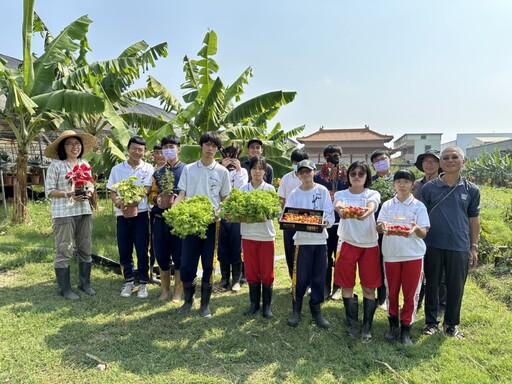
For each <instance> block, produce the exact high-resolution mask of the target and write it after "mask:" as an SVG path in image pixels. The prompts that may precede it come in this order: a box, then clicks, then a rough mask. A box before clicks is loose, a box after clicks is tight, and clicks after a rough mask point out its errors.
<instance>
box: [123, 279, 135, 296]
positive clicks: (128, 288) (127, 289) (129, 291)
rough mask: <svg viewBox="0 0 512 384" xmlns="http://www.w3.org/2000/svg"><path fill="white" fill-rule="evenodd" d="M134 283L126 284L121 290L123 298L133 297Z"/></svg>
mask: <svg viewBox="0 0 512 384" xmlns="http://www.w3.org/2000/svg"><path fill="white" fill-rule="evenodd" d="M132 290H133V282H130V283H125V284H124V285H123V289H121V297H130V296H131V295H132Z"/></svg>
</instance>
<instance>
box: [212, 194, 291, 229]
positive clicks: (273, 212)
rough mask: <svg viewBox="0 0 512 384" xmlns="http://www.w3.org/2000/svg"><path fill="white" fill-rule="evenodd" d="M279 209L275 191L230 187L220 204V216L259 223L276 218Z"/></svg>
mask: <svg viewBox="0 0 512 384" xmlns="http://www.w3.org/2000/svg"><path fill="white" fill-rule="evenodd" d="M280 211H281V206H280V204H279V196H278V194H277V193H276V192H275V191H263V190H257V191H252V192H242V191H239V190H238V189H232V190H231V194H230V195H229V197H228V198H227V199H226V200H224V201H223V202H222V203H221V205H220V217H221V218H223V219H226V220H227V221H231V222H247V223H260V222H264V221H267V220H272V219H274V218H276V217H277V216H278V215H279V212H280Z"/></svg>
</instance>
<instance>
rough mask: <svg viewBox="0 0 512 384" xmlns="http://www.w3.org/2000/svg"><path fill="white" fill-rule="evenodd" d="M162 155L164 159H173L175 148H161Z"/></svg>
mask: <svg viewBox="0 0 512 384" xmlns="http://www.w3.org/2000/svg"><path fill="white" fill-rule="evenodd" d="M162 155H164V157H165V159H166V160H170V161H172V160H174V159H175V158H176V150H175V149H172V148H166V149H162Z"/></svg>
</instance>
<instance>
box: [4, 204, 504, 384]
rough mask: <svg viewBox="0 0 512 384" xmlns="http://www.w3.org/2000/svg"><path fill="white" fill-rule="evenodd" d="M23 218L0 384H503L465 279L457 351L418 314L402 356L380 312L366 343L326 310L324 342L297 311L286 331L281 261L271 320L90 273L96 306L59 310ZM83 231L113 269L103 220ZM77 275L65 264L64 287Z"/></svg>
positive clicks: (9, 284) (48, 240)
mask: <svg viewBox="0 0 512 384" xmlns="http://www.w3.org/2000/svg"><path fill="white" fill-rule="evenodd" d="M30 211H31V215H32V218H33V223H32V224H31V225H30V226H15V227H12V226H10V225H6V224H2V226H1V227H0V232H1V234H2V235H1V237H0V319H1V324H2V326H1V327H0V382H2V383H3V382H6V383H7V382H9V383H50V382H57V383H62V382H66V383H126V382H129V381H136V382H142V381H148V382H152V383H169V382H178V383H193V382H197V383H209V382H210V383H231V382H250V383H282V382H284V383H339V382H348V383H399V382H402V381H401V380H400V378H398V377H397V376H396V375H395V374H394V373H393V371H392V370H394V371H395V372H396V373H397V374H398V375H400V376H401V377H402V378H403V380H405V381H406V382H408V383H496V382H503V383H505V382H512V359H510V356H512V316H511V314H510V310H509V309H508V308H507V306H506V305H505V304H504V303H503V302H501V301H499V300H496V296H495V295H493V294H489V293H488V292H487V291H486V290H484V289H482V288H481V287H480V286H479V285H478V284H477V283H476V282H475V280H474V279H473V278H469V279H468V282H467V285H466V291H465V295H464V302H463V310H462V325H461V329H462V331H463V332H464V333H465V335H466V339H465V340H463V341H458V340H454V339H452V338H446V337H444V336H443V335H441V334H438V335H435V336H431V337H426V336H423V335H421V334H420V329H421V327H422V324H423V313H422V312H420V313H419V314H418V317H417V322H416V323H415V325H414V327H413V332H412V336H413V339H414V341H415V345H414V346H413V347H403V346H400V345H397V344H395V343H388V342H385V340H384V337H383V336H384V334H385V332H386V330H387V319H386V313H385V312H384V311H382V310H380V309H379V310H378V311H377V313H376V316H375V321H374V331H373V333H374V341H372V342H371V343H369V344H363V343H362V342H361V341H360V340H359V339H357V340H350V339H349V338H348V337H346V336H345V323H344V312H343V305H342V303H340V302H334V301H328V302H326V303H325V304H324V305H323V314H324V316H325V317H326V318H327V320H329V321H330V322H331V325H332V327H331V329H329V330H328V331H323V330H320V329H319V328H317V327H316V326H315V325H314V324H313V323H312V322H311V315H310V314H309V310H308V306H307V303H305V305H304V308H303V311H302V321H301V323H300V325H299V326H298V327H297V328H296V329H291V328H290V327H288V326H287V325H286V319H287V317H288V316H289V314H290V312H291V297H290V292H289V287H290V282H289V278H288V276H287V269H286V264H285V262H284V260H281V261H278V262H277V263H276V281H275V294H274V302H273V305H272V310H273V312H274V315H275V318H274V319H271V320H266V319H263V318H262V317H261V316H260V315H259V314H258V315H256V316H254V317H245V316H243V314H242V313H243V311H244V310H245V309H246V307H247V306H248V291H247V287H246V286H244V287H243V288H242V291H241V292H240V293H238V294H234V293H231V292H228V293H222V294H214V295H213V296H212V300H211V307H212V309H213V311H214V316H213V318H211V319H208V320H207V319H203V318H200V317H199V315H198V311H197V309H198V304H197V303H196V305H195V309H194V310H193V311H192V312H191V314H190V315H188V316H183V317H182V316H178V315H177V314H176V313H175V310H176V309H177V308H178V306H179V305H178V304H172V303H161V302H159V301H158V300H157V297H158V295H159V287H158V286H155V285H150V287H149V294H150V296H149V298H148V299H147V300H140V299H137V298H136V296H135V295H133V296H132V297H131V298H129V299H122V298H120V297H119V291H120V288H121V285H122V279H121V277H120V276H119V275H116V274H114V273H113V272H111V271H109V270H107V269H103V268H101V267H96V268H94V269H93V276H92V282H93V286H94V288H95V289H96V291H97V292H98V295H97V296H96V297H88V296H86V295H83V294H82V295H81V296H82V299H81V300H79V301H78V302H69V301H66V300H64V299H62V298H61V297H60V296H58V295H57V286H56V284H55V277H54V274H53V265H52V257H53V253H52V248H53V240H52V236H51V226H50V221H49V219H48V218H47V215H48V213H49V211H48V207H45V206H44V204H37V205H31V207H30ZM34 218H37V220H35V219H34ZM94 220H95V221H94V226H95V232H94V243H95V244H94V249H95V251H96V252H97V253H101V252H100V251H102V252H103V253H102V254H105V255H107V256H109V257H111V258H113V259H116V258H117V256H116V255H117V254H116V247H115V234H114V233H113V232H112V222H113V221H114V220H113V217H112V216H111V214H110V213H109V211H108V208H105V209H104V210H103V211H101V212H100V213H98V214H95V219H94ZM279 232H280V231H278V233H279ZM280 243H282V241H281V240H278V244H277V245H279V244H280ZM276 253H277V254H280V253H279V252H276ZM76 269H77V267H76V263H73V264H72V279H73V284H76V276H77V270H76ZM356 291H359V290H356ZM359 293H360V292H359ZM361 310H362V308H361V309H360V312H361ZM86 353H89V354H92V355H95V356H97V357H99V358H100V359H102V360H104V361H105V362H106V363H107V364H108V367H107V369H106V370H105V371H99V370H98V369H96V365H97V363H96V362H95V361H93V360H92V359H90V358H88V357H87V356H86Z"/></svg>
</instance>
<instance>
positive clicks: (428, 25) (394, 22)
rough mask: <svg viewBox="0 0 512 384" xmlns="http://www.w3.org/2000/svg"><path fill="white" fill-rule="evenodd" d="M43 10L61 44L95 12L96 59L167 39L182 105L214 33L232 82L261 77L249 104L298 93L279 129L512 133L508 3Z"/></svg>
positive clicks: (191, 4) (10, 47) (12, 31)
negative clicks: (196, 61) (190, 73)
mask: <svg viewBox="0 0 512 384" xmlns="http://www.w3.org/2000/svg"><path fill="white" fill-rule="evenodd" d="M2 3H3V4H2V33H1V34H0V52H2V53H4V54H6V55H10V56H14V57H21V33H20V30H21V12H22V6H21V3H22V2H21V0H4V1H3V2H2ZM36 11H37V12H38V13H39V15H40V16H41V18H42V19H43V21H44V22H45V23H46V25H47V26H48V27H49V28H50V30H51V31H52V32H53V34H54V35H56V34H57V33H58V32H60V31H61V30H62V29H63V28H64V27H65V26H66V25H68V24H69V23H70V22H71V21H73V20H75V19H77V18H78V17H80V16H82V15H84V14H88V15H89V17H90V18H91V19H92V20H93V24H92V25H91V26H90V29H89V43H90V46H91V48H92V50H93V51H92V52H91V53H90V54H89V60H91V61H92V60H103V59H108V58H112V57H115V56H117V55H118V54H119V53H120V52H121V51H122V50H123V49H124V48H126V47H127V46H129V45H130V44H132V43H134V42H136V41H139V40H145V41H147V42H148V43H149V44H150V45H155V44H158V43H160V42H164V41H166V42H167V43H168V44H169V55H168V57H167V58H164V59H161V60H159V61H158V62H157V67H156V68H155V69H152V70H151V71H150V72H149V73H150V74H151V75H152V76H154V77H156V78H157V79H158V80H159V81H160V82H162V83H163V84H164V85H165V86H166V87H167V88H168V89H169V90H170V91H171V92H173V93H174V94H175V95H176V96H177V97H179V98H180V99H181V94H182V91H181V90H180V88H179V85H180V84H181V83H182V82H183V80H184V77H183V72H182V59H183V56H184V55H188V56H189V57H193V58H194V57H196V53H197V51H199V49H200V48H201V42H202V39H203V37H204V34H205V33H206V32H207V30H208V28H211V29H214V30H215V31H216V32H217V34H218V39H219V52H218V54H217V55H216V60H217V62H218V63H219V65H220V68H221V70H220V77H221V78H222V80H223V82H224V83H225V84H229V83H231V82H232V81H234V80H235V79H236V78H237V77H238V76H239V75H240V74H241V73H242V72H243V71H244V70H245V68H247V67H248V66H252V67H253V73H254V77H253V78H252V79H251V80H250V83H249V85H248V86H247V87H246V95H245V97H244V99H247V98H250V97H253V96H256V95H258V94H261V93H265V92H269V91H273V90H278V89H283V90H294V91H297V97H296V99H295V101H294V102H293V103H292V104H290V105H288V106H285V107H283V109H282V110H281V112H279V114H278V115H277V116H276V118H274V120H273V122H274V123H275V122H278V121H279V122H281V123H282V125H283V127H284V129H285V130H288V129H291V128H295V127H297V126H300V125H303V124H305V125H306V130H305V132H304V134H309V133H312V132H314V131H316V130H317V129H318V128H319V127H320V126H324V127H326V128H353V127H363V126H364V125H365V124H368V125H369V126H370V128H371V129H373V130H375V131H377V132H380V133H383V134H389V135H393V136H394V137H395V139H397V138H399V137H400V136H401V135H403V134H405V133H415V132H417V133H420V132H421V133H423V132H435V133H443V138H442V142H446V141H449V140H453V139H454V138H455V134H456V133H472V132H479V133H481V132H496V133H499V132H512V108H511V106H510V105H511V102H512V53H511V52H512V50H511V48H510V47H511V46H510V39H511V37H512V2H511V1H509V0H482V1H474V0H442V1H438V0H429V1H408V0H402V1H393V0H392V1H383V0H380V1H378V0H374V1H369V0H359V1H345V0H317V1H311V0H307V1H306V0H282V1H281V0H272V1H270V0H258V1H253V2H248V1H240V0H225V1H224V0H220V1H205V0H196V1H172V0H146V1H140V0H137V1H135V0H103V1H99V0H96V1H84V0H80V1H78V0H47V1H42V0H36ZM8 31H9V32H8ZM41 43H42V42H41V41H40V40H39V39H38V38H37V37H36V38H35V44H34V50H35V51H36V52H37V51H38V50H39V51H40V50H41Z"/></svg>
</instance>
